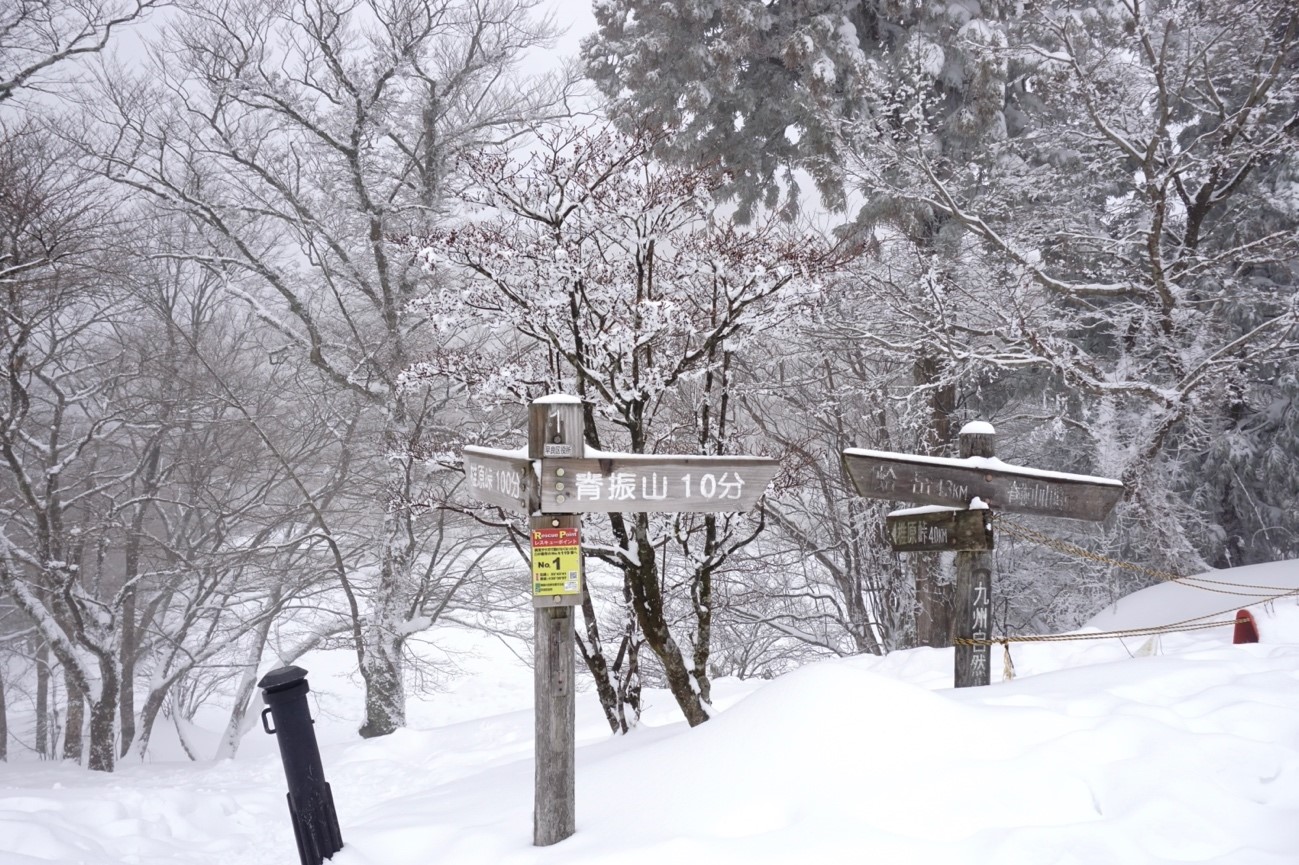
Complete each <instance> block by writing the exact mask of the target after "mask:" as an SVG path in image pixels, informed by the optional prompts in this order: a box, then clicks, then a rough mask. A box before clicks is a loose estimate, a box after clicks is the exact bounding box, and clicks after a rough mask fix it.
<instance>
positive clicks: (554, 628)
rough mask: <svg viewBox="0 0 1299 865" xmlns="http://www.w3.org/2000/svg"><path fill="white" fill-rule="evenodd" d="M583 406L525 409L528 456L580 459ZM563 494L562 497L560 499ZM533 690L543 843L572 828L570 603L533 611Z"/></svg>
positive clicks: (536, 799) (549, 401)
mask: <svg viewBox="0 0 1299 865" xmlns="http://www.w3.org/2000/svg"><path fill="white" fill-rule="evenodd" d="M582 450H583V416H582V404H581V402H580V401H579V400H578V399H577V398H576V397H565V396H552V397H544V398H542V399H539V400H537V401H536V402H534V403H532V405H531V406H530V407H529V411H528V457H529V459H533V460H538V459H542V458H544V457H581V456H582ZM565 498H566V497H565ZM580 524H581V515H580V514H546V515H540V514H533V515H532V517H531V519H530V528H531V530H532V531H536V530H537V529H541V528H573V527H579V526H580ZM533 625H534V629H535V630H534V632H533V655H534V669H533V692H534V711H535V718H536V734H535V735H536V739H535V749H536V754H535V760H536V774H535V787H534V792H533V803H532V843H533V844H534V845H535V846H537V847H546V846H549V845H551V844H554V843H556V842H558V841H563V840H564V839H565V838H567V837H569V836H570V835H572V834H573V832H574V830H575V828H576V816H575V814H576V804H575V803H576V783H575V770H574V739H575V732H574V726H575V722H574V708H575V701H574V687H573V675H574V662H573V607H572V606H553V607H544V608H543V607H538V608H537V609H536V610H534V612H533Z"/></svg>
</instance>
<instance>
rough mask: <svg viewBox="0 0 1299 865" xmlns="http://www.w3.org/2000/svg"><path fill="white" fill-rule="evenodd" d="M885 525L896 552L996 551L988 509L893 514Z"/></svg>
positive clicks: (888, 517)
mask: <svg viewBox="0 0 1299 865" xmlns="http://www.w3.org/2000/svg"><path fill="white" fill-rule="evenodd" d="M885 522H886V523H887V525H888V534H889V542H890V544H891V545H892V547H893V551H894V552H896V553H920V552H938V551H951V550H990V549H992V548H993V538H992V512H991V511H988V510H972V511H931V512H928V513H906V514H889V515H888V516H887V517H886V518H885Z"/></svg>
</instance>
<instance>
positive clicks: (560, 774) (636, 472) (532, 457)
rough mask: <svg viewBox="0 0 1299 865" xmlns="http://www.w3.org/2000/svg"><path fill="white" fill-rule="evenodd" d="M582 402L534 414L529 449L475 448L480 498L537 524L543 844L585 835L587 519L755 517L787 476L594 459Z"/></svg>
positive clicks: (536, 799) (536, 813)
mask: <svg viewBox="0 0 1299 865" xmlns="http://www.w3.org/2000/svg"><path fill="white" fill-rule="evenodd" d="M584 440H585V430H584V420H583V413H582V403H581V401H580V400H578V399H577V398H576V397H571V396H562V395H556V396H549V397H542V398H541V399H538V400H536V401H535V402H533V403H532V405H531V406H530V407H529V410H528V447H527V449H526V450H517V451H507V450H497V449H493V448H481V447H467V448H465V449H464V471H465V479H466V481H467V482H468V484H469V489H470V492H471V493H472V494H473V495H474V496H475V497H476V498H478V499H479V500H481V501H484V502H486V503H488V504H491V505H496V506H497V507H500V508H504V509H506V510H511V511H515V512H519V513H526V514H528V515H529V531H530V533H531V542H532V566H531V571H532V580H531V582H532V604H533V608H534V611H533V625H534V628H535V630H534V637H533V640H534V654H535V657H536V662H535V668H534V671H533V687H534V690H535V718H536V773H535V789H534V793H533V808H532V842H533V844H534V845H536V846H538V847H544V846H547V845H550V844H554V843H556V842H558V841H562V840H564V839H565V838H567V837H568V836H570V835H572V834H573V831H574V828H575V822H576V820H575V807H574V806H575V798H576V795H575V794H576V786H575V775H574V711H575V706H576V703H575V700H574V693H575V690H574V687H573V677H574V667H575V665H574V653H573V608H574V607H575V606H578V605H580V604H581V603H582V593H583V581H584V580H585V575H584V574H583V571H582V567H583V566H582V555H581V531H582V514H583V513H590V512H603V513H607V512H611V511H639V512H651V513H659V512H667V513H677V512H684V511H689V512H725V511H746V510H749V509H750V508H752V507H753V506H754V505H755V504H757V502H758V499H759V498H761V497H762V494H763V492H764V491H765V490H766V487H767V484H768V483H769V482H770V481H771V479H772V477H774V476H775V474H776V469H777V467H778V466H777V463H776V461H775V460H773V459H767V458H765V457H746V456H661V455H649V454H603V453H593V452H589V451H588V450H587V449H586V447H585V444H584Z"/></svg>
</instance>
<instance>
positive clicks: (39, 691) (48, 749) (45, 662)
mask: <svg viewBox="0 0 1299 865" xmlns="http://www.w3.org/2000/svg"><path fill="white" fill-rule="evenodd" d="M38 639H39V638H38ZM36 753H37V754H38V755H39V756H40V757H41V759H44V760H48V759H51V758H52V757H53V756H54V748H53V743H52V742H51V741H50V644H49V643H47V642H45V641H44V640H41V643H40V645H39V646H37V648H36Z"/></svg>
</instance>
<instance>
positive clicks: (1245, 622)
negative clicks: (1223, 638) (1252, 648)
mask: <svg viewBox="0 0 1299 865" xmlns="http://www.w3.org/2000/svg"><path fill="white" fill-rule="evenodd" d="M1231 641H1232V643H1235V644H1237V645H1239V644H1240V643H1257V642H1258V626H1257V625H1255V624H1254V616H1253V615H1252V614H1251V613H1250V611H1249V610H1238V611H1236V632H1235V633H1234V634H1232V637H1231Z"/></svg>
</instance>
